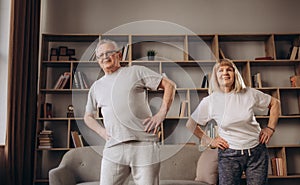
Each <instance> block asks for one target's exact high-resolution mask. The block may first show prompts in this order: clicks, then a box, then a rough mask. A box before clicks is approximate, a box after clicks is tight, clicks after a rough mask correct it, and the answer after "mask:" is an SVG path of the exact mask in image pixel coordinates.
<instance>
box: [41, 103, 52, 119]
mask: <svg viewBox="0 0 300 185" xmlns="http://www.w3.org/2000/svg"><path fill="white" fill-rule="evenodd" d="M52 117H53V115H52V104H51V103H42V104H41V118H52Z"/></svg>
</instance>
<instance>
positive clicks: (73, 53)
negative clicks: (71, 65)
mask: <svg viewBox="0 0 300 185" xmlns="http://www.w3.org/2000/svg"><path fill="white" fill-rule="evenodd" d="M67 55H69V56H74V55H75V49H68V52H67Z"/></svg>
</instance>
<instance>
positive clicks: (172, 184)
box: [77, 180, 207, 185]
mask: <svg viewBox="0 0 300 185" xmlns="http://www.w3.org/2000/svg"><path fill="white" fill-rule="evenodd" d="M159 184H160V185H207V183H204V182H199V181H192V180H161V181H160V182H159ZM77 185H99V181H94V182H84V183H79V184H77ZM129 185H135V184H134V182H133V181H130V182H129Z"/></svg>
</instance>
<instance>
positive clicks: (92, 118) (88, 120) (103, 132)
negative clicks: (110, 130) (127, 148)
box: [84, 113, 109, 140]
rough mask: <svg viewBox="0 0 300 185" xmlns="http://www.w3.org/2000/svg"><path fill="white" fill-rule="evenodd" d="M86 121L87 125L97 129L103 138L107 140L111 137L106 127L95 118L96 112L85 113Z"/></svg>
mask: <svg viewBox="0 0 300 185" xmlns="http://www.w3.org/2000/svg"><path fill="white" fill-rule="evenodd" d="M84 122H85V123H86V125H87V126H88V127H89V128H90V129H92V130H93V131H95V132H96V133H97V134H98V135H100V136H101V137H102V138H103V139H105V140H107V139H109V136H108V135H107V133H106V130H105V128H103V127H102V126H101V125H100V124H99V123H98V122H97V120H96V119H95V116H94V114H92V113H85V115H84Z"/></svg>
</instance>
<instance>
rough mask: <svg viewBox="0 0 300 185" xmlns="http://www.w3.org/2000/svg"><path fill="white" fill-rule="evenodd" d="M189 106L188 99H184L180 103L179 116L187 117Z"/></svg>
mask: <svg viewBox="0 0 300 185" xmlns="http://www.w3.org/2000/svg"><path fill="white" fill-rule="evenodd" d="M187 107H188V101H187V100H184V101H182V102H181V104H180V111H179V117H180V118H183V117H187Z"/></svg>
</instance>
